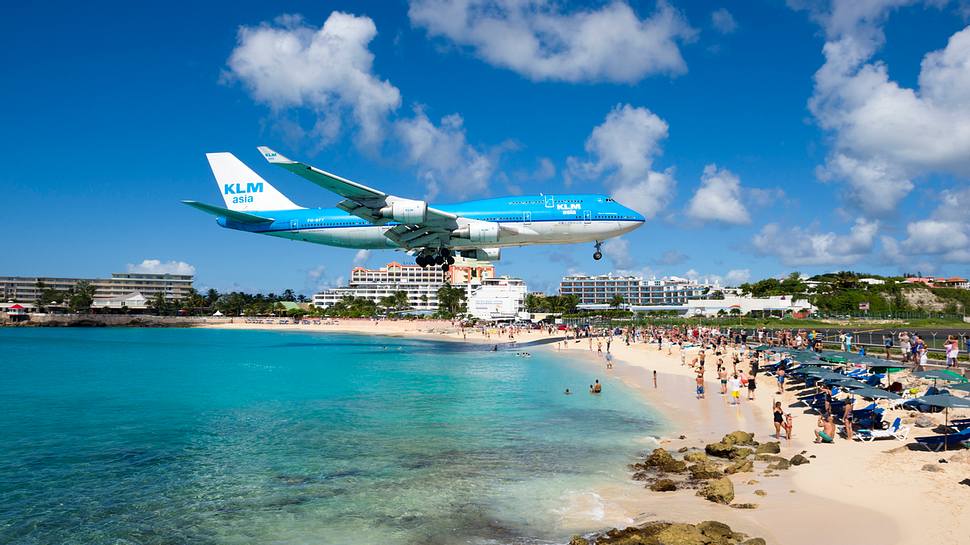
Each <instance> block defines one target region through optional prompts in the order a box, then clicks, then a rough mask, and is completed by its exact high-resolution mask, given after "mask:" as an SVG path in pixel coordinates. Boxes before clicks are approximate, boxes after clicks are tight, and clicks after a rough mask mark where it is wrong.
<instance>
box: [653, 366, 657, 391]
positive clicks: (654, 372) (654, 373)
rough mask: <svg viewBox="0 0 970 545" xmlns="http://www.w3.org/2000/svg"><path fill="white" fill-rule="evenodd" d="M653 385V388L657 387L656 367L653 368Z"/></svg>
mask: <svg viewBox="0 0 970 545" xmlns="http://www.w3.org/2000/svg"><path fill="white" fill-rule="evenodd" d="M653 387H654V388H656V387H657V370H656V369H654V370H653Z"/></svg>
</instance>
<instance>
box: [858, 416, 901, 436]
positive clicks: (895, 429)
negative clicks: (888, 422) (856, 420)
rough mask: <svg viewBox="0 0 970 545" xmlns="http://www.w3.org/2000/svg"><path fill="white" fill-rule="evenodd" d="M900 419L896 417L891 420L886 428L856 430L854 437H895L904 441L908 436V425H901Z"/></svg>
mask: <svg viewBox="0 0 970 545" xmlns="http://www.w3.org/2000/svg"><path fill="white" fill-rule="evenodd" d="M901 424H902V420H901V419H900V418H899V417H896V420H893V425H892V426H890V427H889V429H887V430H872V429H867V430H858V431H857V432H856V433H855V438H856V439H858V440H860V441H875V440H876V439H897V440H899V441H905V440H906V438H907V437H909V426H903V425H901Z"/></svg>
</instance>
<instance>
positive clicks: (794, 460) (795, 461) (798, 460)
mask: <svg viewBox="0 0 970 545" xmlns="http://www.w3.org/2000/svg"><path fill="white" fill-rule="evenodd" d="M789 463H791V465H793V466H800V465H802V464H808V463H811V462H809V461H808V458H806V457H804V456H802V455H801V454H796V455H794V456H792V457H791V460H789Z"/></svg>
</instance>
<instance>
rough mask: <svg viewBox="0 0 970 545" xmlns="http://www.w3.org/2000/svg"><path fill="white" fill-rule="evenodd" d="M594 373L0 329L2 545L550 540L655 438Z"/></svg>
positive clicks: (150, 332)
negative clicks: (580, 498)
mask: <svg viewBox="0 0 970 545" xmlns="http://www.w3.org/2000/svg"><path fill="white" fill-rule="evenodd" d="M592 369H593V368H592V367H590V366H589V365H588V364H585V365H584V364H580V363H579V362H576V361H571V360H569V359H568V358H563V357H556V356H555V355H553V354H551V353H549V352H547V351H545V350H539V349H536V350H533V351H532V357H530V358H525V357H519V356H517V355H516V354H515V352H511V351H505V352H503V351H500V352H491V351H487V350H484V349H483V348H482V347H478V346H471V345H466V344H463V343H453V342H436V341H424V340H406V339H400V338H391V337H381V336H365V335H344V334H328V333H307V332H275V331H238V330H232V331H224V330H206V329H126V328H125V329H122V328H119V329H46V328H32V329H13V328H7V329H0V543H3V544H17V545H22V544H24V545H25V544H44V545H50V544H58V545H63V544H112V545H129V544H158V545H162V544H172V545H176V544H177V545H195V544H200V545H221V544H234V545H235V544H238V545H243V544H246V545H250V544H274V545H279V544H286V545H290V544H294V545H295V544H333V545H379V544H380V545H398V544H401V545H405V544H407V545H410V544H414V545H417V544H422V545H425V544H426V545H438V544H440V545H453V544H473V545H475V544H482V545H485V544H489V545H497V544H533V543H562V542H565V541H566V540H568V537H569V533H570V532H571V530H570V529H567V528H565V527H564V526H563V524H562V522H561V521H562V520H563V517H564V514H565V510H568V509H569V508H570V507H569V506H570V498H572V497H575V496H576V495H577V494H582V493H583V492H584V491H586V490H590V489H592V488H593V487H594V486H596V485H598V484H604V483H611V482H621V481H626V480H627V479H628V478H629V472H628V470H627V467H626V466H627V464H628V463H629V462H630V461H631V459H632V458H633V457H634V456H635V455H636V454H637V453H638V452H639V451H640V450H641V449H642V448H643V446H642V441H643V438H644V437H646V436H648V435H650V434H652V433H656V432H657V430H658V428H659V425H660V424H659V421H658V416H657V414H656V413H655V412H654V411H652V410H651V409H650V408H649V407H647V406H645V405H644V404H643V403H642V401H641V400H640V396H638V395H636V394H635V393H633V392H630V391H628V389H627V388H626V387H625V386H624V385H623V384H622V383H621V382H620V381H619V380H616V379H611V378H609V377H607V376H605V373H601V374H600V376H594V375H595V373H594V372H593V371H592ZM594 378H599V379H600V380H601V381H602V382H603V383H604V385H605V387H604V394H603V395H600V396H593V395H590V394H588V393H587V391H586V390H587V387H588V385H589V383H591V382H592V381H593V379H594ZM567 387H568V388H570V389H572V390H573V391H574V392H575V394H574V395H569V396H566V395H564V394H563V390H564V389H565V388H567Z"/></svg>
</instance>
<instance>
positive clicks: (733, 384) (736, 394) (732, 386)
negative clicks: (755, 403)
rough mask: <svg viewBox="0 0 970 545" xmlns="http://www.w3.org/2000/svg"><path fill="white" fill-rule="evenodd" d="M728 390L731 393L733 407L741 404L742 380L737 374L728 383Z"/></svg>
mask: <svg viewBox="0 0 970 545" xmlns="http://www.w3.org/2000/svg"><path fill="white" fill-rule="evenodd" d="M728 389H729V390H730V391H731V405H740V404H741V379H740V378H738V374H737V373H735V374H734V375H733V376H732V377H731V380H729V381H728Z"/></svg>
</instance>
